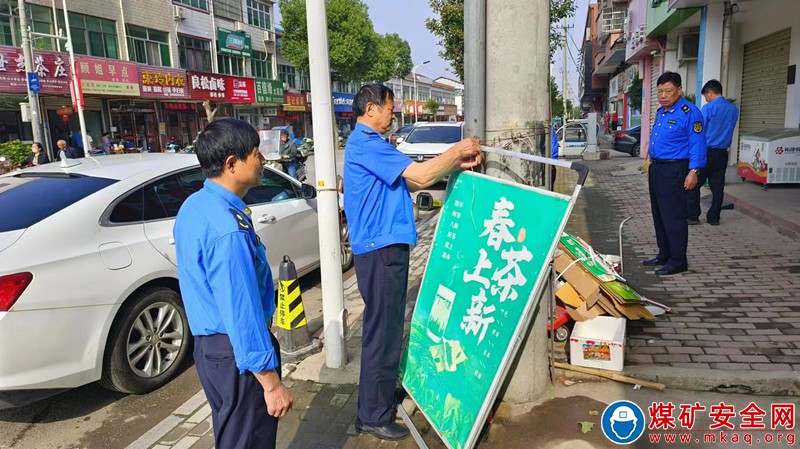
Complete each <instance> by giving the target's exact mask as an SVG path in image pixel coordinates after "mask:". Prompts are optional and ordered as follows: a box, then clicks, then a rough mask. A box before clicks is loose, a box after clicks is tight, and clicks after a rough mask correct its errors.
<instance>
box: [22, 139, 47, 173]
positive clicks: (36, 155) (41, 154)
mask: <svg viewBox="0 0 800 449" xmlns="http://www.w3.org/2000/svg"><path fill="white" fill-rule="evenodd" d="M49 163H50V158H49V157H47V152H45V151H44V148H42V144H41V143H39V142H34V143H33V144H32V145H31V154H30V156H28V157H27V158H25V160H24V161H22V163H20V164H19V165H20V166H22V167H34V166H37V165H42V164H49Z"/></svg>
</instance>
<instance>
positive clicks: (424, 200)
mask: <svg viewBox="0 0 800 449" xmlns="http://www.w3.org/2000/svg"><path fill="white" fill-rule="evenodd" d="M417 209H419V210H423V211H426V212H427V211H429V210H433V195H431V194H430V193H428V192H419V193H418V194H417Z"/></svg>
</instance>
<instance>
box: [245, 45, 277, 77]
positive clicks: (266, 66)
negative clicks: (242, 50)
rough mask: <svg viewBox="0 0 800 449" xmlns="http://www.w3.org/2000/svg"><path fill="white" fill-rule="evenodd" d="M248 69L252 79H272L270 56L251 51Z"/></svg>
mask: <svg viewBox="0 0 800 449" xmlns="http://www.w3.org/2000/svg"><path fill="white" fill-rule="evenodd" d="M250 69H251V71H252V73H253V78H266V79H270V80H271V79H272V55H271V54H269V53H263V52H260V51H253V56H252V58H250Z"/></svg>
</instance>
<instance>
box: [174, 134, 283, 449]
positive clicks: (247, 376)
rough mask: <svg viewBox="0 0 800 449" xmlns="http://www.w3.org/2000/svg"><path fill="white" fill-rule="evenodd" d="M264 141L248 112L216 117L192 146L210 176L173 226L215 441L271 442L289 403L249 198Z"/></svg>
mask: <svg viewBox="0 0 800 449" xmlns="http://www.w3.org/2000/svg"><path fill="white" fill-rule="evenodd" d="M259 143H260V141H259V137H258V134H257V133H256V130H255V129H253V127H252V126H250V125H249V124H247V123H245V122H243V121H241V120H235V119H221V120H215V121H213V122H211V123H210V124H209V125H208V126H206V127H205V129H203V131H202V132H201V133H200V136H199V137H198V138H197V143H196V144H195V149H196V152H197V160H198V161H200V167H201V168H202V169H203V174H205V175H206V177H207V178H208V179H206V180H205V183H204V184H203V188H202V189H200V190H199V191H197V192H196V193H194V194H192V196H190V197H189V198H188V199H187V200H186V201H185V202H184V203H183V205H182V206H181V208H180V211H179V212H178V217H177V219H176V221H175V229H174V231H173V235H174V237H175V245H176V251H177V256H178V280H179V282H180V288H181V296H182V297H183V302H184V305H185V307H186V315H187V317H188V319H189V328H190V329H191V331H192V334H193V335H194V336H195V343H194V344H195V347H194V360H195V367H196V368H197V373H198V374H199V377H200V383H201V384H202V385H203V390H204V391H205V393H206V397H207V398H208V403H209V405H211V419H212V424H213V428H214V442H215V444H216V447H217V449H249V448H269V449H274V448H275V439H276V432H277V429H278V418H280V417H281V416H284V415H285V414H286V413H288V412H289V410H290V409H291V407H292V395H291V393H290V392H289V390H287V389H286V387H284V386H283V384H282V383H281V368H280V365H281V360H280V348H279V346H278V341H277V340H276V339H275V337H274V336H273V335H272V334H271V333H270V332H269V329H268V327H267V326H268V323H269V320H270V318H271V317H272V315H273V314H274V313H275V287H274V285H273V282H272V272H271V271H270V268H269V263H268V262H267V255H266V248H265V247H264V244H262V243H261V240H260V239H259V237H258V235H257V234H256V233H255V230H254V229H253V221H252V219H251V217H250V209H249V208H248V207H247V206H246V205H245V204H244V202H243V201H242V198H243V197H244V196H245V195H246V194H247V191H248V190H250V189H251V188H252V187H255V186H258V185H260V184H261V170H262V166H263V163H264V158H263V156H261V153H259V151H258V146H259Z"/></svg>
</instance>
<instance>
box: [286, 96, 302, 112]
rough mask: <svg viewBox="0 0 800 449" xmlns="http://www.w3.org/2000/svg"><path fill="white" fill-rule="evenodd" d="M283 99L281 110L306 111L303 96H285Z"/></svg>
mask: <svg viewBox="0 0 800 449" xmlns="http://www.w3.org/2000/svg"><path fill="white" fill-rule="evenodd" d="M284 97H285V98H284V99H283V110H284V111H290V112H305V111H306V104H307V103H306V96H305V95H304V94H289V93H287V94H285V95H284Z"/></svg>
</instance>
